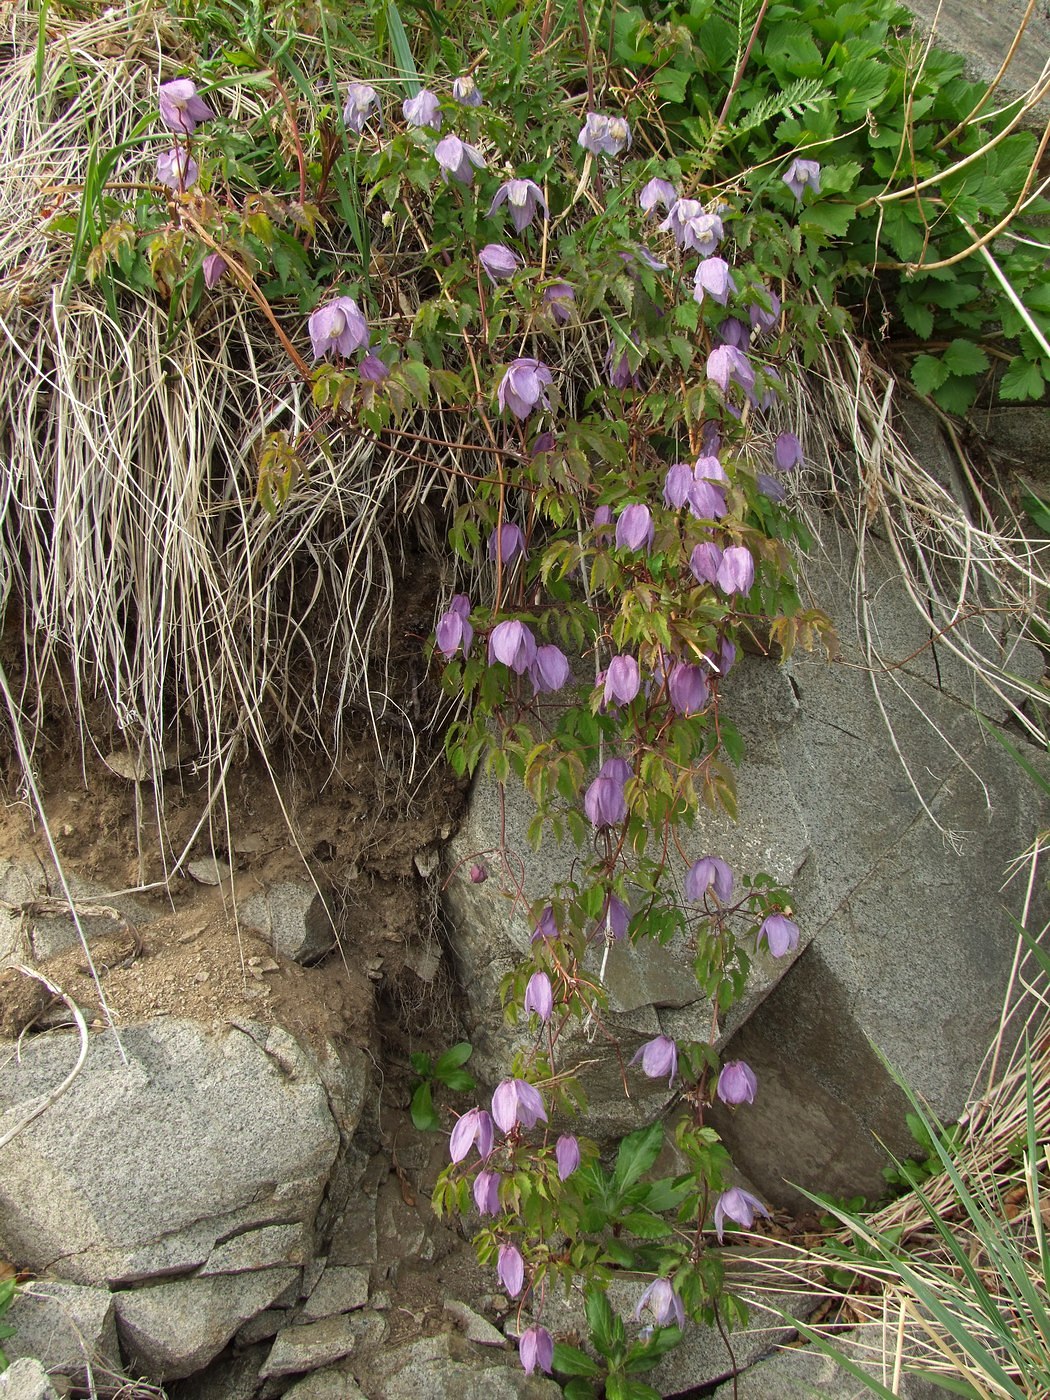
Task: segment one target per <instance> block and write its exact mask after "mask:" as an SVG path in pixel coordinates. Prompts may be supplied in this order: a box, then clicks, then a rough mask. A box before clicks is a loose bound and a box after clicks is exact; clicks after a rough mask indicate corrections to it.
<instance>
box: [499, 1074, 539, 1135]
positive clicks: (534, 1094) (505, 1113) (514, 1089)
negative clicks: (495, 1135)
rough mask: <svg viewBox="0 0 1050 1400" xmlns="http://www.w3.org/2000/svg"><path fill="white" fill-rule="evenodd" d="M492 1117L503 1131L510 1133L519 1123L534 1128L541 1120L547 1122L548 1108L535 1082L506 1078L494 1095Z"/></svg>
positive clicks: (524, 1126)
mask: <svg viewBox="0 0 1050 1400" xmlns="http://www.w3.org/2000/svg"><path fill="white" fill-rule="evenodd" d="M492 1117H493V1118H494V1119H495V1121H496V1124H497V1126H498V1127H499V1128H500V1129H501V1130H502V1131H503V1132H505V1133H509V1132H511V1131H512V1129H513V1128H514V1127H515V1125H516V1124H518V1123H520V1124H521V1126H522V1127H523V1128H534V1127H535V1126H536V1124H537V1122H539V1121H541V1120H542V1121H543V1122H544V1123H546V1121H547V1110H546V1109H545V1108H544V1107H543V1098H542V1096H541V1094H540V1091H539V1090H538V1089H537V1088H536V1086H535V1085H534V1084H530V1083H529V1082H528V1080H526V1079H504V1080H503V1082H502V1083H501V1084H499V1085H497V1086H496V1091H495V1093H494V1094H493V1095H492Z"/></svg>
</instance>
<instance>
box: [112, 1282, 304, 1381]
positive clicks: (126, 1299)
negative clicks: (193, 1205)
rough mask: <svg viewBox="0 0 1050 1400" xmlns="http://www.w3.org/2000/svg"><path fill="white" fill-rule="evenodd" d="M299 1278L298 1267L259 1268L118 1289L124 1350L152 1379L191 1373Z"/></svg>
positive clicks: (140, 1369)
mask: <svg viewBox="0 0 1050 1400" xmlns="http://www.w3.org/2000/svg"><path fill="white" fill-rule="evenodd" d="M296 1278H297V1271H296V1270H295V1269H259V1270H256V1271H254V1272H252V1273H247V1274H231V1275H229V1276H228V1277H222V1278H186V1279H176V1280H175V1281H174V1282H171V1283H156V1284H152V1285H150V1286H148V1287H144V1288H134V1289H130V1290H128V1291H126V1292H123V1293H119V1294H118V1295H117V1298H116V1310H117V1321H118V1325H119V1329H120V1338H121V1342H122V1343H123V1347H124V1351H125V1354H126V1355H128V1356H129V1357H130V1358H131V1360H132V1361H133V1363H134V1365H135V1367H136V1369H138V1370H139V1371H141V1372H142V1374H144V1375H147V1376H150V1377H151V1378H153V1379H154V1380H158V1381H167V1380H176V1379H178V1378H179V1377H181V1376H189V1375H192V1374H193V1372H194V1371H199V1370H201V1369H203V1367H205V1366H207V1364H208V1362H209V1361H212V1360H213V1359H214V1358H215V1357H216V1356H218V1354H219V1352H220V1351H222V1349H223V1347H224V1346H225V1345H226V1343H227V1342H228V1341H229V1340H230V1338H231V1337H232V1336H233V1334H234V1333H235V1332H236V1331H237V1329H238V1327H240V1326H241V1324H242V1323H243V1322H245V1321H247V1319H248V1318H250V1317H254V1316H255V1315H256V1313H259V1312H262V1311H263V1309H264V1308H267V1307H269V1305H270V1304H271V1303H272V1302H273V1300H274V1299H275V1298H276V1297H277V1296H278V1295H279V1294H280V1293H282V1292H283V1291H284V1289H286V1288H287V1287H288V1285H289V1284H290V1283H293V1282H295V1280H296Z"/></svg>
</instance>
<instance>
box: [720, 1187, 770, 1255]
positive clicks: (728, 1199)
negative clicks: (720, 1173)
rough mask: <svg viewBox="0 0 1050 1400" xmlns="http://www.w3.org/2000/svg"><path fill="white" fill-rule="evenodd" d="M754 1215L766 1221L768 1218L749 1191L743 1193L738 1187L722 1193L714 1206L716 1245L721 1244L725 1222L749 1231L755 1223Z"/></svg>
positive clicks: (767, 1212)
mask: <svg viewBox="0 0 1050 1400" xmlns="http://www.w3.org/2000/svg"><path fill="white" fill-rule="evenodd" d="M756 1214H758V1215H764V1216H766V1218H767V1219H768V1217H769V1211H768V1210H766V1208H765V1206H764V1205H763V1204H762V1202H761V1201H760V1200H759V1199H758V1197H757V1196H752V1194H751V1192H750V1191H745V1190H743V1188H742V1187H740V1186H733V1187H731V1188H730V1189H729V1190H728V1191H723V1192H722V1194H721V1195H720V1196H719V1198H718V1201H717V1203H716V1205H715V1233H716V1234H717V1235H718V1243H719V1244H721V1243H722V1239H723V1234H724V1231H725V1222H726V1221H727V1220H732V1221H733V1222H734V1224H736V1225H740V1226H742V1227H743V1228H744V1229H745V1230H750V1229H751V1227H752V1225H754V1223H755V1215H756Z"/></svg>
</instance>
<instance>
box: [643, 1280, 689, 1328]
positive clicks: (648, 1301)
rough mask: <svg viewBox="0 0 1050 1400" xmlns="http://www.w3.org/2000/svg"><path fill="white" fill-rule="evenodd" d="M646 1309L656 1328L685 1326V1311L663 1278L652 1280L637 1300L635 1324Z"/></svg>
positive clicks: (680, 1301)
mask: <svg viewBox="0 0 1050 1400" xmlns="http://www.w3.org/2000/svg"><path fill="white" fill-rule="evenodd" d="M646 1308H648V1309H649V1310H650V1312H651V1313H652V1315H653V1320H654V1321H655V1323H656V1325H657V1327H671V1326H674V1325H675V1324H677V1325H678V1326H679V1327H684V1326H685V1309H684V1308H683V1307H682V1300H681V1298H679V1296H678V1294H677V1293H676V1292H675V1291H674V1289H673V1288H672V1287H671V1284H670V1281H669V1280H668V1279H665V1278H658V1279H654V1281H653V1282H652V1283H651V1284H650V1285H649V1287H648V1288H647V1289H646V1290H645V1292H644V1293H643V1294H642V1296H641V1297H640V1298H639V1299H638V1306H637V1307H636V1308H635V1310H634V1320H635V1322H641V1320H642V1313H643V1312H644V1311H645V1309H646Z"/></svg>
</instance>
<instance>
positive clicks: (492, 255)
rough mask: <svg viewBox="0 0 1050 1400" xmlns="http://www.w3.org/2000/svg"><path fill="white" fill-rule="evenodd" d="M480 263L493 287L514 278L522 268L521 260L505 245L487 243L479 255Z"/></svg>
mask: <svg viewBox="0 0 1050 1400" xmlns="http://www.w3.org/2000/svg"><path fill="white" fill-rule="evenodd" d="M478 262H479V263H480V264H481V266H482V269H483V271H484V272H485V275H486V276H487V277H488V279H489V281H490V282H491V283H492V285H493V286H495V285H496V283H497V282H503V281H505V280H506V279H507V278H508V277H513V276H514V274H515V273H516V272H517V270H518V268H519V267H521V258H519V257H518V255H517V253H515V252H514V250H513V248H508V247H507V246H506V244H504V243H486V244H485V246H484V248H482V250H481V252H480V253H479V254H478Z"/></svg>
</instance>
